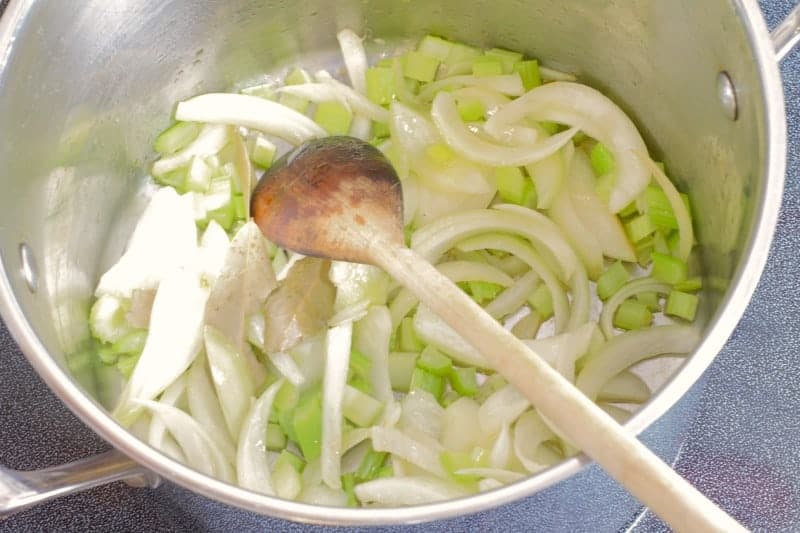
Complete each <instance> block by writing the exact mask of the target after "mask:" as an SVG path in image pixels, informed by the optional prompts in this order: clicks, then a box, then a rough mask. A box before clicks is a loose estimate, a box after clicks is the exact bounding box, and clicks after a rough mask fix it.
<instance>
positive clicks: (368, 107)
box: [277, 79, 389, 122]
mask: <svg viewBox="0 0 800 533" xmlns="http://www.w3.org/2000/svg"><path fill="white" fill-rule="evenodd" d="M277 92H279V93H285V94H291V95H294V96H299V97H300V98H303V99H305V100H310V101H312V102H339V103H340V104H342V105H343V106H345V107H346V108H347V109H348V110H351V109H352V111H353V112H355V113H358V114H361V115H363V116H365V117H368V118H370V119H372V120H374V121H376V122H389V112H388V111H387V110H386V109H384V108H382V107H381V106H379V105H377V104H374V103H372V102H371V101H370V100H369V99H368V98H367V97H366V96H364V95H363V94H361V93H359V92H356V91H355V90H353V89H352V88H350V87H348V86H347V85H345V84H344V83H341V82H339V81H337V80H334V79H331V80H328V81H324V82H319V83H302V84H299V85H285V86H283V87H281V88H279V89H278V90H277Z"/></svg>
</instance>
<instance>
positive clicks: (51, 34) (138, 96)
mask: <svg viewBox="0 0 800 533" xmlns="http://www.w3.org/2000/svg"><path fill="white" fill-rule="evenodd" d="M343 27H350V28H353V29H355V30H357V31H361V32H365V31H366V32H368V33H370V34H372V35H375V36H381V37H387V38H399V37H403V36H419V35H421V34H423V33H425V32H433V33H439V34H444V35H447V36H449V37H452V38H454V39H460V40H464V41H469V42H473V43H475V44H480V45H495V46H503V47H507V48H512V49H517V50H523V51H527V52H529V53H531V54H532V55H535V56H537V57H541V58H544V59H545V60H546V62H547V63H548V64H550V65H553V66H555V67H558V68H562V69H565V70H568V71H571V72H575V73H577V74H578V75H579V76H580V77H581V78H582V79H583V80H586V81H588V82H590V83H591V84H593V85H595V86H596V87H599V88H601V89H603V90H605V91H606V92H607V93H608V94H609V95H611V96H612V97H614V98H615V99H616V100H617V101H619V102H624V104H625V106H626V108H627V110H628V111H629V112H630V113H631V114H632V116H633V117H634V118H635V119H636V121H637V122H638V124H639V125H640V126H641V127H642V131H643V132H644V133H645V136H646V138H647V140H648V141H649V145H650V147H651V148H652V149H653V150H654V151H655V153H656V154H657V155H664V156H665V158H666V162H667V164H668V166H669V167H670V169H671V170H672V171H673V174H674V175H676V176H679V177H680V178H682V179H683V185H685V186H686V187H687V188H688V189H689V190H690V192H691V194H692V196H693V198H694V201H695V206H694V207H695V211H696V223H697V225H698V228H697V229H698V238H699V240H700V244H701V245H702V247H703V248H702V249H703V262H704V269H705V271H706V274H707V281H708V283H706V285H707V286H708V287H710V289H709V290H708V291H707V296H706V298H705V301H706V303H707V304H706V308H705V309H704V317H705V324H706V325H705V338H704V341H703V342H702V344H701V345H700V346H699V347H698V348H697V350H696V351H695V353H694V354H693V355H692V356H691V357H690V358H689V359H687V360H686V361H685V363H683V364H682V365H681V366H680V368H679V369H677V371H676V372H675V373H674V374H673V375H671V376H670V377H669V378H668V379H667V380H666V383H665V385H664V386H663V388H661V390H660V391H659V392H658V394H656V395H655V397H654V398H653V399H652V401H651V402H649V403H648V404H647V405H646V406H645V407H644V408H643V409H642V410H641V411H640V412H639V413H637V415H636V416H635V417H634V418H633V419H632V420H631V421H630V422H629V423H628V424H627V427H628V429H629V430H630V431H633V432H636V433H638V432H640V431H642V430H643V429H644V428H645V427H647V426H648V425H649V424H650V423H651V422H653V421H654V420H656V419H657V418H658V417H660V416H661V415H662V414H663V413H664V412H665V411H666V410H667V409H668V408H669V407H670V406H672V405H673V403H675V402H676V401H677V400H678V399H679V398H680V397H681V395H682V394H684V393H685V392H686V391H687V389H688V388H689V387H690V385H692V384H693V383H694V382H695V381H696V380H697V379H698V377H699V376H700V374H701V373H702V372H703V370H704V369H705V368H706V367H707V366H708V365H709V363H710V362H711V361H712V360H713V358H714V356H715V355H716V353H717V352H718V351H719V349H720V348H721V347H722V345H723V343H724V342H725V340H726V339H727V338H728V336H729V335H730V333H731V332H732V330H733V328H734V327H735V325H736V323H737V322H738V320H739V318H740V317H741V314H742V312H743V311H744V309H745V307H746V305H747V303H748V301H749V298H750V296H751V294H752V292H753V290H754V288H755V285H756V283H757V281H758V278H759V276H760V273H761V270H762V268H763V265H764V262H765V260H766V255H767V251H768V249H769V245H770V241H771V238H772V233H773V229H774V225H775V221H776V217H777V211H778V207H779V205H780V196H781V192H782V187H783V176H784V170H785V168H784V167H785V156H786V153H785V152H786V134H785V115H784V109H783V96H782V90H781V84H780V79H779V74H778V70H777V67H776V60H779V59H780V58H781V57H783V55H785V54H786V53H787V52H788V50H789V49H790V48H791V47H792V46H794V45H795V44H796V43H797V41H798V40H800V33H798V32H800V9H795V10H794V12H793V13H792V15H790V16H789V17H788V18H787V20H786V21H785V22H784V23H783V24H782V25H781V26H780V27H779V28H778V29H777V30H776V31H775V32H774V33H773V34H772V36H770V35H769V34H768V33H767V30H766V28H765V26H764V22H763V20H762V18H761V14H760V12H759V11H758V6H757V4H756V3H755V1H753V0H735V1H730V0H705V1H704V2H696V1H694V0H677V1H676V0H630V1H627V2H621V1H615V0H600V1H588V0H587V1H577V0H575V1H572V2H561V1H560V0H537V1H535V2H522V1H515V0H509V1H507V2H491V3H490V2H486V1H484V0H471V1H469V2H463V1H454V0H447V1H442V2H425V1H423V0H404V1H403V2H378V1H367V2H361V1H358V0H347V1H340V2H336V3H335V4H329V3H327V2H324V1H320V0H317V1H315V0H300V1H297V2H282V1H277V2H265V1H258V0H207V1H205V2H202V3H200V2H191V1H185V2H181V1H173V2H159V1H145V0H116V1H114V2H107V1H105V0H86V1H84V2H80V3H77V4H76V3H71V2H70V3H68V2H62V1H60V0H16V1H15V0H12V1H11V3H10V4H9V6H8V8H7V10H6V13H5V14H4V16H3V18H2V19H0V132H2V141H0V183H1V184H2V190H3V193H2V196H0V264H2V269H0V313H2V317H3V319H4V321H5V323H6V324H7V326H8V327H9V329H10V330H11V332H12V334H13V335H14V337H15V338H16V340H17V342H18V343H19V344H20V346H21V347H22V350H23V351H24V353H25V354H26V356H27V357H28V359H29V360H30V363H31V364H32V365H33V367H34V368H35V369H36V370H37V372H38V373H39V374H40V375H41V376H42V378H43V379H44V380H45V381H46V382H47V384H48V385H49V386H50V387H51V388H52V389H53V390H54V391H55V393H56V394H57V395H58V396H59V397H61V398H62V399H63V401H64V402H65V403H66V404H67V405H68V406H69V407H70V408H71V409H72V410H73V411H74V412H75V413H76V414H77V415H78V416H79V417H80V418H81V419H82V420H83V421H84V422H85V423H86V424H87V425H89V426H90V427H91V428H92V429H93V430H95V431H96V432H97V433H98V434H100V435H101V436H102V437H104V438H105V439H106V440H108V441H109V442H110V443H111V444H112V445H113V446H114V447H115V448H116V450H118V451H116V450H115V451H112V452H108V453H107V454H104V455H101V456H97V457H94V458H90V459H88V460H84V461H81V462H78V463H73V464H70V465H64V466H63V467H59V468H54V469H49V470H46V471H36V472H16V471H11V470H8V469H3V468H0V517H2V516H4V515H8V514H11V513H13V512H16V511H17V510H19V509H21V508H24V507H27V506H29V505H32V504H35V503H37V502H39V501H42V500H44V499H47V498H50V497H54V496H59V495H62V494H66V493H68V492H71V491H74V490H81V489H84V488H87V487H90V486H94V485H97V484H101V483H105V482H109V481H113V480H117V479H123V478H124V479H133V480H134V482H138V483H141V484H150V485H155V484H156V483H157V482H158V476H163V477H164V478H166V479H169V480H172V481H174V482H176V483H178V484H180V485H183V486H185V487H187V488H189V489H191V490H194V491H196V492H199V493H201V494H204V495H206V496H209V497H211V498H215V499H218V500H220V501H223V502H226V503H230V504H233V505H237V506H240V507H242V508H246V509H250V510H253V511H256V512H260V513H265V514H270V515H274V516H279V517H284V518H288V519H292V520H300V521H308V522H324V523H337V524H375V523H393V522H413V521H420V520H430V519H435V518H441V517H446V516H453V515H457V514H464V513H468V512H474V511H477V510H480V509H485V508H488V507H493V506H497V505H499V504H501V503H504V502H508V501H511V500H516V499H519V498H522V497H524V496H526V495H529V494H532V493H533V492H535V491H537V490H540V489H542V488H544V487H547V486H549V485H551V484H553V483H555V482H556V481H558V480H561V479H564V478H566V477H568V476H571V475H573V474H574V473H576V472H577V471H578V470H579V469H581V468H582V467H583V466H584V465H585V464H586V463H587V462H588V460H587V459H586V458H585V457H580V458H575V459H571V460H569V461H565V462H564V463H562V464H560V465H558V466H556V467H553V468H551V469H549V470H547V471H546V472H543V473H541V474H539V475H536V476H534V477H531V478H529V479H527V480H525V481H523V482H520V483H517V484H514V485H511V486H508V487H504V488H501V489H498V490H496V491H492V492H489V493H484V494H480V495H477V496H473V497H470V498H468V499H464V500H458V501H450V502H444V503H438V504H432V505H425V506H417V507H409V508H403V509H390V510H387V509H332V508H323V507H314V506H309V505H304V504H298V503H294V502H286V501H282V500H278V499H275V498H270V497H266V496H262V495H257V494H254V493H251V492H249V491H246V490H242V489H239V488H236V487H232V486H230V485H227V484H224V483H222V482H220V481H217V480H214V479H210V478H208V477H206V476H204V475H202V474H199V473H198V472H195V471H193V470H191V469H189V468H187V467H185V466H183V465H181V464H178V463H176V462H174V461H172V460H171V459H169V458H168V457H166V456H164V455H162V454H160V453H159V452H157V451H155V450H153V449H151V448H150V447H148V446H147V445H146V444H145V443H143V442H141V441H139V440H137V439H136V438H135V437H133V436H132V435H131V434H130V433H128V432H127V431H126V430H125V429H124V428H122V427H120V426H119V425H118V424H116V422H114V421H113V420H112V419H111V418H110V417H109V416H108V412H107V411H106V409H104V408H103V407H102V402H103V400H104V398H103V397H102V391H99V392H98V391H96V390H93V387H92V384H93V382H92V375H91V373H84V372H81V369H80V368H79V366H80V364H79V363H80V361H75V360H74V359H71V358H70V354H72V353H73V352H74V351H75V348H76V346H78V345H79V344H80V342H81V340H83V339H84V338H85V337H86V335H87V334H88V332H87V328H86V313H87V308H88V304H89V299H90V295H91V291H92V288H93V286H94V284H95V281H96V279H97V277H98V274H99V271H100V268H101V266H102V265H104V264H107V259H108V257H109V256H113V255H114V254H118V253H119V252H120V247H121V246H122V244H123V243H124V241H125V238H124V237H125V232H126V231H127V230H129V229H130V227H131V224H132V221H133V220H134V219H133V218H132V216H131V215H134V214H135V213H136V212H137V207H138V208H141V206H140V205H138V203H137V200H140V197H139V196H138V195H137V191H138V190H139V186H140V185H141V183H142V180H143V179H144V173H145V170H144V169H146V168H147V160H148V158H149V157H150V154H149V147H150V145H151V141H152V135H153V132H156V131H158V130H159V129H160V128H162V127H164V126H165V119H166V117H167V115H168V114H169V110H170V109H171V106H172V104H173V103H174V102H175V101H177V100H179V99H180V98H183V97H186V96H188V95H191V94H195V93H199V92H203V91H209V90H219V89H225V88H227V87H229V86H230V84H231V83H233V82H234V81H237V80H242V79H248V78H254V77H257V76H258V74H259V73H261V72H264V71H267V70H270V69H272V68H274V66H275V65H277V64H280V63H284V62H287V61H290V60H291V58H292V57H293V56H296V55H297V54H303V53H307V52H312V51H318V50H326V49H333V48H334V47H335V42H334V35H335V33H336V30H337V29H340V28H343ZM112 222H113V224H112ZM112 228H113V230H112ZM104 254H105V257H104ZM70 366H71V367H72V370H73V372H70V370H69V367H70ZM73 375H74V376H76V377H77V378H78V379H76V378H75V377H73Z"/></svg>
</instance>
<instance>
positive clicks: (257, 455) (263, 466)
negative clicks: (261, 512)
mask: <svg viewBox="0 0 800 533" xmlns="http://www.w3.org/2000/svg"><path fill="white" fill-rule="evenodd" d="M282 385H283V380H282V379H279V380H278V381H276V382H275V383H273V384H272V385H270V386H269V387H268V388H267V390H265V391H264V393H263V394H261V397H259V398H258V400H256V401H255V403H253V405H252V406H251V407H250V412H249V413H248V414H247V416H246V417H245V422H244V424H242V431H241V434H240V435H239V447H238V450H237V453H236V473H237V475H238V478H239V485H241V486H242V487H244V488H246V489H250V490H252V491H255V492H260V493H262V494H268V495H271V494H272V493H273V490H272V482H271V480H270V469H269V460H268V457H267V443H266V438H267V437H266V435H267V424H268V423H269V414H270V411H272V402H273V401H274V400H275V396H276V395H277V394H278V390H280V388H281V386H282Z"/></svg>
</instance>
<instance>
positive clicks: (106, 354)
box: [97, 344, 119, 365]
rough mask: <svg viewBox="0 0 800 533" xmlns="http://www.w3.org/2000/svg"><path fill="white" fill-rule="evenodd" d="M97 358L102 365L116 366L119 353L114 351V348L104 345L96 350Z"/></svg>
mask: <svg viewBox="0 0 800 533" xmlns="http://www.w3.org/2000/svg"><path fill="white" fill-rule="evenodd" d="M97 358H98V359H100V362H101V363H103V364H104V365H116V364H117V360H118V359H119V352H116V351H114V348H113V347H111V346H109V345H107V344H104V345H102V346H100V347H99V348H97Z"/></svg>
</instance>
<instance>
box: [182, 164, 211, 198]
mask: <svg viewBox="0 0 800 533" xmlns="http://www.w3.org/2000/svg"><path fill="white" fill-rule="evenodd" d="M213 173H214V170H213V169H212V168H211V166H210V165H209V164H208V163H206V161H205V160H204V159H203V158H202V157H197V156H195V157H193V158H192V162H191V163H189V170H188V171H187V172H186V182H185V187H186V190H187V191H194V192H206V191H207V190H208V188H209V186H211V175H212V174H213Z"/></svg>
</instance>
